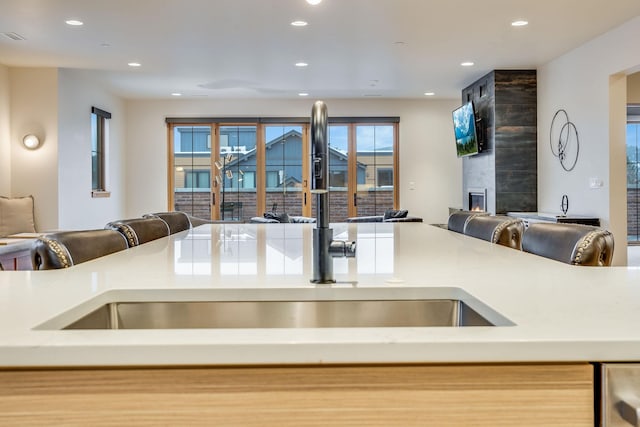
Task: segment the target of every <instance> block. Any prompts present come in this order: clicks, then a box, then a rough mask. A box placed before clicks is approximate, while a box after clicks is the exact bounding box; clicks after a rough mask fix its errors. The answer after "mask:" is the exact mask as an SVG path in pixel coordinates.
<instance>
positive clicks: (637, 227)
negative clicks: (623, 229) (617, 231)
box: [627, 122, 640, 244]
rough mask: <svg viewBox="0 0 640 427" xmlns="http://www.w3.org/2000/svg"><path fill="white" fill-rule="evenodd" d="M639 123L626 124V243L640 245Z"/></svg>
mask: <svg viewBox="0 0 640 427" xmlns="http://www.w3.org/2000/svg"><path fill="white" fill-rule="evenodd" d="M639 144H640V123H632V122H629V123H627V241H628V242H629V243H630V244H640V212H639V209H638V199H639V193H640V167H639V166H640V147H639Z"/></svg>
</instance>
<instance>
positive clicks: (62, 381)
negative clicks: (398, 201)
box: [0, 363, 594, 427]
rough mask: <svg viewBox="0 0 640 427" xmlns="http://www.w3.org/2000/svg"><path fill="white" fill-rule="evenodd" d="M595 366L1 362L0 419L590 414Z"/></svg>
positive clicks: (129, 421)
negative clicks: (18, 365) (35, 365)
mask: <svg viewBox="0 0 640 427" xmlns="http://www.w3.org/2000/svg"><path fill="white" fill-rule="evenodd" d="M593 377H594V369H593V366H592V365H590V364H588V363H575V364H465V365H377V366H368V365H363V366H315V365H314V366H278V367H269V366H266V367H226V368H225V367H199V368H144V369H143V368H129V369H126V368H124V369H123V368H117V369H115V368H114V369H59V370H48V369H45V370H43V369H40V370H15V371H14V370H4V371H0V385H1V387H0V394H1V395H2V396H1V398H0V425H17V424H19V425H49V424H64V425H83V426H84V425H100V424H111V425H129V426H132V425H193V424H202V425H225V426H228V425H232V426H234V425H237V426H271V425H274V426H327V425H363V426H396V425H397V426H414V425H415V426H429V425H433V426H466V425H474V426H492V427H494V426H516V425H517V426H556V425H558V426H559V425H565V426H568V425H571V426H590V427H592V426H593V425H594V412H593Z"/></svg>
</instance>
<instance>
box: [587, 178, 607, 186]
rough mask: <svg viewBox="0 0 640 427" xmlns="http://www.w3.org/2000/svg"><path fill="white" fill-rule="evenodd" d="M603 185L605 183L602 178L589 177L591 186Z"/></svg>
mask: <svg viewBox="0 0 640 427" xmlns="http://www.w3.org/2000/svg"><path fill="white" fill-rule="evenodd" d="M603 185H604V183H603V182H602V180H601V179H600V178H598V177H595V178H589V188H602V186H603Z"/></svg>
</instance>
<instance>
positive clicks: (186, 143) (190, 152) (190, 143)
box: [170, 125, 211, 220]
mask: <svg viewBox="0 0 640 427" xmlns="http://www.w3.org/2000/svg"><path fill="white" fill-rule="evenodd" d="M171 135H172V140H173V159H172V160H173V162H171V163H172V172H173V179H172V181H173V186H172V187H173V188H172V189H171V191H172V194H170V196H173V197H172V199H173V210H176V211H182V212H186V213H188V214H189V215H192V216H194V217H197V218H202V219H207V220H208V219H210V218H211V126H188V125H187V126H175V127H173V129H172V133H171ZM170 199H171V197H170Z"/></svg>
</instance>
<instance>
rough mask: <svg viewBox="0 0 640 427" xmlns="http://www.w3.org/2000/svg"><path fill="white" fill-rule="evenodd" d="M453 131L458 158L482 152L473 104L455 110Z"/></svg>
mask: <svg viewBox="0 0 640 427" xmlns="http://www.w3.org/2000/svg"><path fill="white" fill-rule="evenodd" d="M453 130H454V132H455V137H456V153H457V154H458V157H464V156H472V155H474V154H478V153H479V152H480V147H479V145H478V135H477V133H476V117H475V114H474V110H473V102H467V103H466V104H464V105H463V106H462V107H460V108H456V109H455V110H453Z"/></svg>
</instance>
